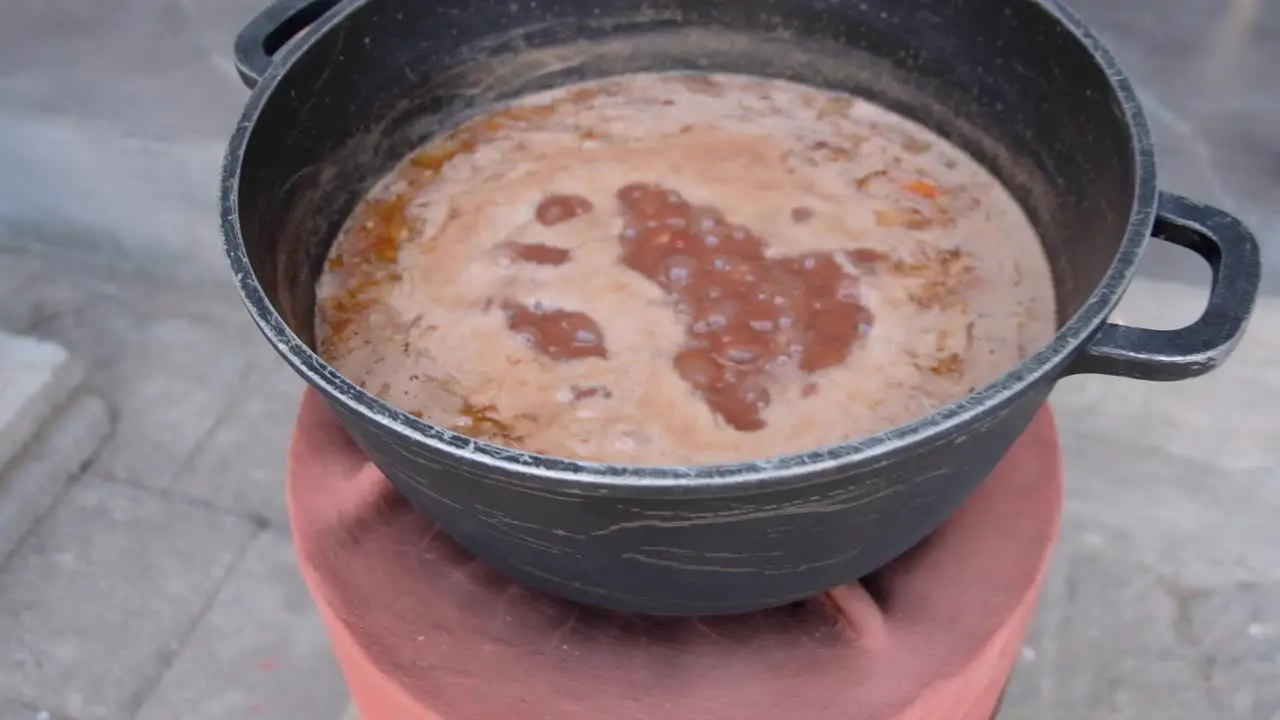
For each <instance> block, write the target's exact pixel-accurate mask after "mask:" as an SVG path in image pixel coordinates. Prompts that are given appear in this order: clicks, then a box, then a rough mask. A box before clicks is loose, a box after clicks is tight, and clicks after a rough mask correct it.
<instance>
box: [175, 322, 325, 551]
mask: <svg viewBox="0 0 1280 720" xmlns="http://www.w3.org/2000/svg"><path fill="white" fill-rule="evenodd" d="M262 344H263V345H266V341H265V340H263V341H262ZM303 387H305V383H303V381H302V380H301V379H300V378H299V377H298V376H297V375H296V374H295V373H294V372H293V370H291V369H290V368H289V366H288V365H286V364H285V363H284V361H283V360H281V359H280V358H278V357H276V356H275V355H274V353H273V354H272V355H271V357H270V358H268V359H267V361H266V362H261V363H259V364H258V367H255V368H253V369H252V370H251V371H250V372H249V374H248V375H247V376H246V378H245V380H244V382H243V383H242V384H241V385H240V386H239V387H238V388H237V392H236V396H235V399H234V400H233V401H232V404H231V407H230V408H229V409H228V410H227V412H226V413H225V414H224V415H223V417H222V419H221V420H220V421H219V423H218V425H217V426H216V427H215V428H214V429H213V430H212V431H211V432H210V434H209V436H208V437H207V438H206V439H205V441H204V443H203V444H202V445H201V446H200V448H199V450H197V451H196V454H195V455H194V456H193V457H192V459H191V463H190V464H189V465H188V466H187V468H186V469H185V470H183V471H182V472H181V473H179V474H178V476H177V477H176V478H174V481H173V484H172V488H173V489H174V490H176V491H178V492H181V493H183V494H185V495H189V496H191V497H198V498H201V499H204V500H207V501H209V502H211V503H214V504H216V505H218V506H220V507H225V508H228V509H230V510H233V511H235V512H239V513H242V514H246V515H253V516H255V517H262V518H263V519H264V520H266V521H267V522H269V523H271V524H273V525H276V526H278V527H285V526H287V525H288V523H289V518H288V512H287V511H286V509H285V502H284V466H285V456H286V453H287V451H288V445H289V438H290V436H291V435H292V433H293V421H294V418H295V417H296V416H297V414H298V401H299V399H300V398H301V397H302V389H303Z"/></svg>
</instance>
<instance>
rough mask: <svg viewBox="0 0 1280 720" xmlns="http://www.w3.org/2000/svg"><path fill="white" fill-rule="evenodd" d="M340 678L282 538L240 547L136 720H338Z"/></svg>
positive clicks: (342, 704) (342, 694)
mask: <svg viewBox="0 0 1280 720" xmlns="http://www.w3.org/2000/svg"><path fill="white" fill-rule="evenodd" d="M346 705H347V694H346V689H345V684H344V682H343V678H342V674H341V672H340V671H339V669H338V666H337V664H336V663H335V661H334V660H333V656H332V655H331V654H330V650H329V639H328V635H327V634H326V632H325V629H324V626H323V624H322V623H321V622H320V618H319V617H318V616H317V615H316V612H315V609H314V606H313V605H312V602H311V596H310V595H309V594H308V593H307V589H306V586H305V585H304V584H303V582H302V578H301V577H300V575H299V572H298V568H297V565H296V563H295V560H294V555H293V546H292V544H291V542H290V539H289V535H288V534H287V533H286V532H283V531H279V530H268V531H267V532H264V533H263V534H261V535H260V536H259V537H258V539H257V540H256V541H255V542H254V543H253V545H252V546H250V548H249V551H248V553H247V554H246V556H245V559H244V561H243V562H242V563H241V564H240V566H239V567H238V568H237V569H236V571H235V573H234V574H233V575H232V576H231V578H230V579H229V580H228V582H227V584H226V586H225V587H224V588H223V589H222V592H220V593H219V594H218V598H217V600H216V601H215V602H214V604H213V606H212V608H211V609H210V610H209V612H208V614H206V615H205V617H204V619H203V620H202V621H201V622H200V625H199V626H198V627H197V628H196V629H195V632H194V633H193V634H192V635H191V638H190V639H189V640H188V641H187V643H186V645H185V646H184V647H183V649H182V651H181V652H180V653H179V654H178V656H177V658H175V660H174V664H173V666H172V667H171V668H170V670H169V672H168V673H166V674H165V676H164V678H163V679H162V680H161V682H160V684H159V685H158V686H157V687H156V689H155V692H153V693H152V694H151V696H150V697H149V698H148V700H147V702H146V703H145V704H144V705H143V706H142V709H141V711H140V712H139V713H138V715H137V719H136V720H174V719H175V718H181V719H182V720H242V719H244V718H255V717H257V718H279V719H280V720H286V719H291V718H306V719H307V720H338V718H339V717H340V716H341V715H342V713H343V712H344V710H345V708H346Z"/></svg>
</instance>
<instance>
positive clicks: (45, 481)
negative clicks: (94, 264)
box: [0, 395, 111, 718]
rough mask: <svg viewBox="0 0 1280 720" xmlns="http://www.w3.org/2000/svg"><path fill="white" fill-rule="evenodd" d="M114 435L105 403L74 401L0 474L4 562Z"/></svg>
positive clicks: (1, 555)
mask: <svg viewBox="0 0 1280 720" xmlns="http://www.w3.org/2000/svg"><path fill="white" fill-rule="evenodd" d="M110 431H111V416H110V413H109V412H108V411H107V406H106V403H104V402H103V401H102V400H101V399H100V398H98V397H95V396H93V395H79V396H76V397H73V398H72V399H71V400H70V401H69V402H68V403H67V405H65V406H64V407H62V408H61V409H59V410H58V412H57V413H56V414H55V415H54V417H53V418H52V419H50V420H49V421H48V422H46V423H45V425H44V427H43V428H41V430H40V432H39V433H38V434H37V435H36V436H35V437H34V438H32V440H31V441H30V442H28V443H27V445H26V447H25V448H24V449H23V450H22V452H20V453H19V454H18V456H17V457H16V458H15V459H14V460H13V462H12V463H10V464H9V466H8V467H6V468H4V469H3V470H0V558H5V557H8V556H9V553H10V552H12V551H13V549H14V547H16V546H17V544H18V542H19V541H20V540H21V539H22V538H23V537H24V536H25V535H26V533H27V531H28V530H30V529H31V527H32V526H33V525H34V524H35V523H36V521H37V520H39V518H41V517H43V516H44V514H45V513H46V512H48V511H49V509H50V508H51V507H53V504H54V503H55V502H56V501H57V500H58V498H59V497H61V496H62V491H63V490H64V489H65V488H66V485H67V482H68V481H70V480H71V479H72V478H74V477H75V476H77V475H78V474H79V473H80V471H81V470H83V469H84V467H85V465H86V464H87V463H88V462H89V460H90V459H91V458H92V457H93V455H94V453H95V452H97V450H98V448H99V447H100V446H101V445H102V441H103V440H104V439H105V438H106V437H107V434H108V433H109V432H110ZM3 717H4V716H3V715H0V718H3Z"/></svg>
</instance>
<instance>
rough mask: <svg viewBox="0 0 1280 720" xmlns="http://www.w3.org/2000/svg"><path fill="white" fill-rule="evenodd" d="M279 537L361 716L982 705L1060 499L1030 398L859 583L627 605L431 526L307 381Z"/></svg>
mask: <svg viewBox="0 0 1280 720" xmlns="http://www.w3.org/2000/svg"><path fill="white" fill-rule="evenodd" d="M289 460H290V462H289V473H288V475H289V477H288V496H289V513H290V517H291V519H292V527H293V533H294V540H295V543H296V546H297V549H298V552H299V555H300V562H301V564H302V568H303V574H304V576H305V578H306V581H307V584H308V586H309V588H310V590H311V592H312V595H313V597H314V598H315V601H316V604H317V606H318V607H319V609H320V613H321V615H322V617H323V618H324V621H325V623H326V625H327V627H328V630H329V633H330V636H331V638H332V641H333V648H334V651H335V654H336V655H337V658H338V661H339V663H340V664H341V666H342V669H343V672H344V673H345V675H346V678H347V681H348V684H349V686H350V690H351V695H352V699H353V702H354V705H355V707H356V709H357V710H358V713H359V717H360V718H361V720H524V719H525V718H528V719H530V720H533V719H535V718H537V719H539V720H541V719H544V718H545V719H548V720H605V719H607V720H648V719H649V718H655V719H656V718H662V719H664V720H718V719H720V718H725V719H726V720H729V719H732V720H775V719H776V720H783V719H786V718H804V719H805V720H828V719H831V720H835V719H836V718H839V719H840V720H852V719H857V720H907V719H911V720H986V719H987V718H990V717H994V714H995V713H996V712H997V709H998V707H997V706H998V703H999V698H1000V696H1001V692H1002V690H1003V688H1004V686H1005V684H1006V682H1007V681H1008V677H1009V674H1010V672H1011V669H1012V667H1013V665H1014V663H1015V661H1016V660H1017V658H1018V655H1019V651H1020V650H1021V647H1022V641H1023V638H1024V636H1025V634H1026V632H1027V627H1028V624H1029V622H1030V620H1031V618H1032V615H1033V614H1034V611H1035V606H1036V602H1037V600H1038V597H1039V592H1040V586H1041V583H1042V580H1043V577H1044V574H1045V569H1046V566H1047V564H1048V560H1049V556H1050V552H1051V550H1052V547H1053V542H1054V539H1055V537H1056V535H1057V532H1058V528H1059V521H1060V514H1061V509H1062V464H1061V456H1060V451H1059V445H1058V439H1057V433H1056V430H1055V427H1054V422H1053V418H1052V416H1051V414H1050V411H1049V410H1048V409H1047V408H1045V409H1044V410H1042V411H1041V412H1040V414H1039V415H1038V416H1037V417H1036V419H1035V420H1034V421H1033V422H1032V424H1031V426H1030V427H1029V428H1028V430H1027V431H1026V433H1025V434H1024V435H1023V436H1022V438H1021V439H1020V440H1018V442H1017V443H1016V444H1015V445H1014V446H1013V449H1012V450H1011V451H1010V452H1009V454H1008V455H1007V456H1006V457H1005V458H1004V460H1003V461H1002V462H1001V463H1000V465H999V466H998V467H997V468H996V470H995V472H994V473H993V474H992V475H991V476H990V477H989V478H988V479H987V481H986V482H985V483H983V484H982V486H981V487H980V488H979V489H978V490H977V491H976V492H975V493H974V494H973V496H972V497H971V498H970V499H969V500H968V501H967V502H966V503H965V504H964V506H963V507H962V508H961V509H960V511H959V512H957V513H956V514H955V515H954V516H953V517H952V518H951V519H950V520H949V521H948V522H947V523H946V524H945V525H943V526H942V528H941V529H939V530H938V531H937V532H935V533H934V534H933V535H931V536H930V537H929V538H928V539H926V540H925V541H924V542H922V543H921V544H920V545H918V546H917V547H915V548H914V549H912V550H911V551H910V552H908V553H907V554H906V555H904V556H903V557H901V558H899V559H898V560H896V561H894V562H893V563H891V564H890V565H889V566H887V567H885V568H883V569H881V570H880V571H878V572H876V573H874V574H873V575H872V576H870V577H867V578H865V579H864V580H863V581H862V582H860V583H855V584H851V585H846V586H843V587H839V588H836V589H833V590H831V591H829V592H827V593H825V594H824V595H822V596H820V597H816V598H813V599H811V600H808V601H804V602H799V603H793V604H791V605H788V606H785V607H781V608H776V609H772V610H767V611H762V612H756V613H750V614H743V615H731V616H716V617H703V618H697V619H693V618H669V617H645V616H638V615H626V614H621V613H614V612H608V611H602V610H596V609H592V608H589V607H585V606H580V605H576V604H573V603H570V602H567V601H564V600H559V599H555V598H552V597H549V596H546V595H544V594H542V593H540V592H538V591H536V590H531V589H527V588H524V587H522V586H519V585H517V584H515V583H513V582H512V581H510V580H508V579H507V578H506V577H504V576H503V575H501V574H499V573H498V572H497V571H496V570H493V569H491V568H489V567H487V566H486V565H484V564H483V563H481V562H480V561H479V560H477V559H475V558H474V557H472V556H471V555H469V554H468V553H467V552H466V551H464V550H462V549H461V548H459V547H458V546H457V545H456V544H455V543H454V542H453V541H452V540H450V539H449V538H448V537H446V536H445V535H444V534H443V533H441V532H438V531H437V529H436V527H435V526H434V525H432V524H431V522H430V521H428V520H427V519H426V518H425V517H423V515H422V514H421V513H419V512H417V511H415V510H414V509H413V508H412V507H410V505H409V504H408V502H407V501H405V500H404V499H403V498H401V496H400V495H399V494H398V493H397V492H396V491H395V490H394V489H393V488H392V486H391V484H390V483H389V482H388V481H387V480H386V478H385V477H384V476H383V475H382V474H381V473H380V472H379V471H378V469H377V468H376V467H375V466H374V465H373V463H371V462H370V461H369V460H368V459H367V458H366V457H365V455H364V454H363V453H361V451H360V450H359V449H358V448H357V447H356V445H355V444H354V443H353V442H352V441H351V440H350V439H349V437H348V436H347V434H346V432H345V431H344V430H343V429H342V427H341V426H340V425H339V424H338V421H337V420H336V419H335V418H334V417H333V415H332V413H331V411H330V410H329V408H328V407H327V406H326V405H325V403H324V401H323V400H322V399H321V398H320V396H319V394H318V393H317V392H316V391H314V390H308V391H307V394H306V396H305V397H304V399H303V402H302V410H301V413H300V414H299V417H298V423H297V427H296V430H295V434H294V438H293V444H292V448H291V450H290V456H289Z"/></svg>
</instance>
